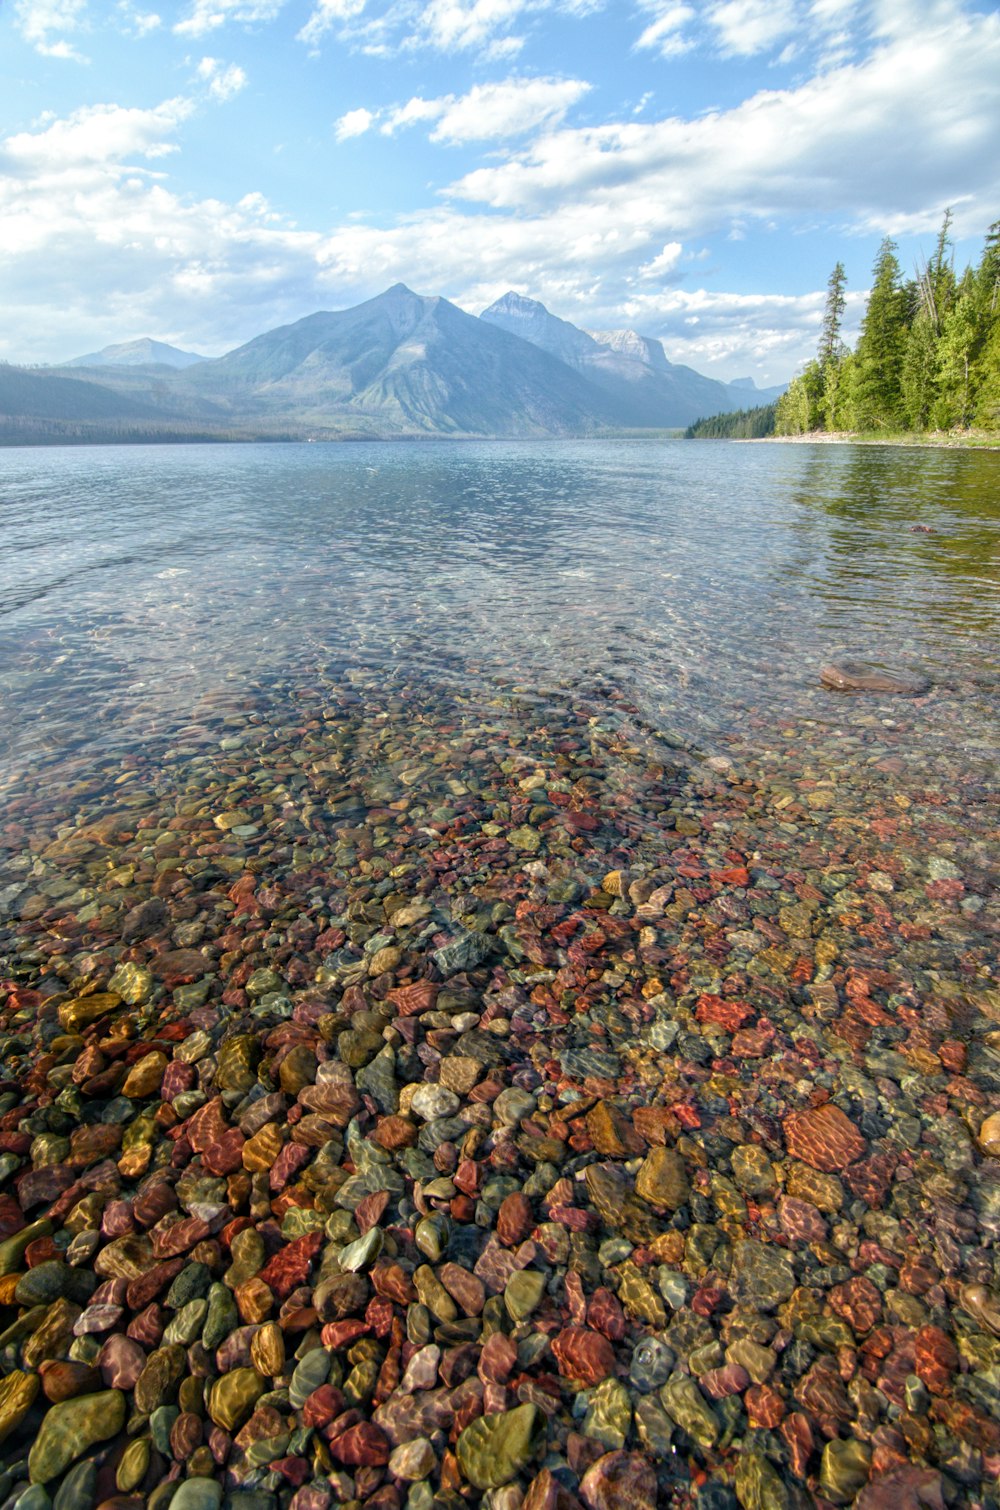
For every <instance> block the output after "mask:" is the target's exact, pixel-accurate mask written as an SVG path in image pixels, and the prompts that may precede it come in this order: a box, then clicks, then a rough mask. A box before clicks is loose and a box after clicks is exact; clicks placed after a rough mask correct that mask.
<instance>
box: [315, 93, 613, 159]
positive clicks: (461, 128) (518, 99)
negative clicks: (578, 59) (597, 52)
mask: <svg viewBox="0 0 1000 1510" xmlns="http://www.w3.org/2000/svg"><path fill="white" fill-rule="evenodd" d="M590 87H591V86H590V85H589V84H588V83H587V82H586V81H585V80H583V79H517V78H511V79H504V80H502V81H500V82H497V83H495V84H476V85H474V87H473V88H472V89H470V90H469V92H468V93H467V94H464V95H454V94H445V95H440V96H439V97H438V98H437V99H432V100H425V99H422V98H420V97H419V96H415V97H414V98H413V99H410V100H407V102H406V104H405V105H397V106H393V107H392V108H390V109H388V110H382V111H372V110H366V109H364V108H360V109H357V110H349V111H348V112H347V113H346V115H342V116H341V117H340V119H339V120H338V121H337V122H336V124H335V127H334V130H335V133H336V136H337V140H338V141H346V140H347V139H348V138H350V137H353V136H360V135H362V134H363V133H364V132H365V131H368V130H370V129H371V128H372V127H373V126H375V125H378V126H379V129H380V131H381V133H382V135H383V136H393V135H395V133H396V132H397V131H401V130H403V129H405V128H406V127H409V126H415V125H418V124H420V123H422V122H430V121H433V122H435V123H436V124H435V126H434V130H433V131H432V132H431V134H430V139H431V141H433V142H447V143H449V144H451V145H457V144H459V143H461V142H482V141H503V140H506V139H508V138H511V137H517V136H526V135H528V134H529V133H530V132H532V131H538V130H540V129H541V128H542V127H551V126H554V125H557V124H558V123H559V122H561V121H562V120H563V118H564V117H565V115H566V112H567V111H568V110H569V109H570V107H571V106H572V105H575V104H576V102H577V101H578V100H580V99H582V98H583V96H584V95H585V94H587V93H588V91H589V90H590Z"/></svg>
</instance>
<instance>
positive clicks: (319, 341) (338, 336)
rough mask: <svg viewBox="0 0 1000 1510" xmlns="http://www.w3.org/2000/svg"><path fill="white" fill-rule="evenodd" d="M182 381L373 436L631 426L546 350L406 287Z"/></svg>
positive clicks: (231, 400)
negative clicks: (348, 425) (356, 428)
mask: <svg viewBox="0 0 1000 1510" xmlns="http://www.w3.org/2000/svg"><path fill="white" fill-rule="evenodd" d="M184 377H185V384H186V386H189V387H191V388H193V389H196V390H198V391H200V392H203V393H205V394H206V395H208V394H213V395H215V396H217V397H218V398H220V399H224V400H225V402H227V403H228V404H229V405H231V406H232V407H233V409H234V410H235V409H242V410H243V411H245V412H247V413H257V414H263V413H268V414H270V415H286V416H288V415H293V414H297V415H299V416H300V417H304V418H306V419H307V420H308V421H309V422H310V423H313V424H315V425H322V424H323V422H324V421H325V422H328V423H334V424H336V425H339V427H340V428H341V429H343V427H344V426H345V425H346V424H347V423H348V422H350V423H352V424H353V425H354V426H356V427H359V428H361V429H362V430H364V429H365V428H366V427H367V428H368V429H370V430H371V432H372V433H388V434H462V435H509V436H514V435H546V434H581V433H587V432H590V431H593V430H594V429H595V428H598V427H600V426H604V425H613V424H622V423H626V422H627V420H626V417H625V414H624V411H623V409H622V406H621V405H620V404H619V403H617V402H616V401H615V400H614V398H611V397H609V396H608V395H606V394H605V393H603V392H602V391H601V389H600V388H599V387H598V386H596V385H595V384H593V383H591V382H588V381H587V380H586V378H584V377H582V376H581V375H580V374H579V373H577V372H576V371H574V370H573V369H572V368H570V367H568V366H566V365H565V364H564V363H563V362H561V361H559V360H558V359H557V358H555V357H553V356H552V355H551V354H550V353H547V352H545V351H543V350H541V349H540V348H539V347H537V346H534V345H532V344H530V343H528V342H525V341H522V340H520V339H519V338H518V337H515V336H511V335H509V334H508V333H506V332H505V331H502V330H499V329H496V328H494V327H491V326H490V325H488V324H486V323H484V322H483V321H480V320H477V319H475V318H474V317H473V316H471V315H467V314H465V313H464V312H463V311H462V310H460V309H458V308H457V307H456V306H455V305H454V304H449V303H448V301H447V300H446V299H440V298H422V297H420V296H419V295H417V294H414V293H412V292H411V291H410V290H409V289H408V288H406V287H405V285H404V284H401V283H398V284H396V285H395V286H394V287H392V288H390V289H387V290H386V292H385V293H384V294H380V295H379V296H378V297H377V298H374V299H369V300H367V301H366V302H365V303H364V304H359V305H356V306H355V307H354V308H353V309H347V310H341V311H339V312H337V313H332V314H328V313H321V314H315V315H309V316H307V317H306V318H305V319H303V320H298V321H297V322H296V323H295V324H294V325H286V326H282V327H281V328H279V329H278V330H272V331H268V332H267V333H266V334H264V335H261V336H257V337H256V338H255V339H254V340H253V341H250V342H248V343H247V345H245V346H241V347H239V348H238V349H237V350H236V351H232V352H229V353H228V354H227V355H226V356H224V357H219V358H218V360H216V361H214V362H205V363H202V364H201V365H200V366H199V367H197V368H193V369H191V371H190V372H188V373H186V374H184Z"/></svg>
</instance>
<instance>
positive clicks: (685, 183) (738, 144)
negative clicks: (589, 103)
mask: <svg viewBox="0 0 1000 1510" xmlns="http://www.w3.org/2000/svg"><path fill="white" fill-rule="evenodd" d="M998 76H1000V16H997V15H983V16H975V15H968V16H960V15H956V14H953V15H952V16H951V18H950V19H949V20H948V22H947V24H944V25H941V26H939V27H937V28H934V29H932V30H928V29H924V30H923V31H922V32H920V31H918V32H917V33H915V34H907V35H903V36H901V37H900V38H898V39H893V40H891V41H889V42H886V43H885V44H884V45H882V46H880V47H879V48H878V49H877V50H876V52H875V53H874V54H872V56H871V57H869V58H868V59H867V60H866V61H864V62H863V63H858V64H852V65H844V66H842V67H840V68H837V69H834V70H831V71H829V72H827V73H824V74H821V75H819V76H817V77H815V78H813V79H811V80H809V81H808V82H806V83H804V84H802V85H800V86H799V87H797V88H793V89H785V90H763V91H760V92H759V93H757V94H755V95H753V96H752V97H751V98H749V99H747V100H745V101H744V102H743V103H741V104H739V105H737V106H735V107H733V108H732V109H729V110H719V111H715V112H713V113H711V114H709V115H707V116H704V117H701V118H698V119H694V120H687V119H683V118H677V117H675V118H668V119H666V120H660V121H655V122H648V123H644V122H636V121H631V122H628V123H611V124H607V125H602V126H596V127H587V128H584V129H580V130H569V129H563V130H561V131H553V132H549V133H547V134H546V135H543V136H542V137H540V138H539V139H538V140H537V141H535V142H534V143H532V144H531V146H530V147H529V148H528V149H527V150H526V151H523V152H519V153H516V154H513V155H511V156H510V157H508V158H507V159H506V160H505V161H503V162H501V163H499V164H496V165H495V166H488V167H481V168H478V169H475V170H474V171H472V172H471V173H469V174H467V175H466V176H465V177H464V178H462V179H460V180H459V181H458V182H457V183H455V184H453V185H452V187H451V191H450V192H451V194H452V195H453V196H454V197H457V198H461V199H465V200H469V201H473V202H476V203H479V204H482V205H485V206H488V207H490V208H491V209H492V210H494V211H500V212H503V213H506V214H517V215H519V216H528V215H534V214H538V213H544V212H546V211H547V210H548V208H549V207H550V206H551V205H552V204H553V203H554V202H562V203H567V202H570V201H573V202H577V203H589V204H590V205H591V207H592V208H593V209H594V211H595V213H598V214H604V213H611V214H613V215H616V216H617V217H618V219H619V221H620V222H621V223H625V221H627V219H628V218H629V217H630V216H631V215H632V213H633V209H634V207H635V206H637V205H638V206H639V213H640V214H641V215H642V216H643V217H645V215H646V213H647V211H646V206H647V205H654V206H655V207H656V211H655V214H656V220H657V222H658V224H659V225H661V226H662V227H663V229H664V230H665V231H667V232H668V233H672V234H673V235H676V236H686V237H690V236H691V235H702V234H707V233H712V232H716V231H719V230H725V229H727V228H728V225H729V223H730V222H731V221H733V220H738V219H744V220H745V221H747V222H752V223H755V224H758V225H759V224H761V223H763V222H766V221H767V220H768V219H769V218H770V217H773V216H782V215H787V216H792V217H802V216H805V217H808V219H809V220H811V221H814V222H815V221H816V220H817V219H820V220H826V221H830V220H841V221H842V220H843V219H845V218H849V219H850V220H851V221H853V222H854V224H855V225H857V226H859V227H864V228H867V227H875V228H879V227H881V226H883V225H885V224H887V223H890V222H891V220H892V217H893V216H898V215H904V216H906V215H908V216H917V217H920V216H924V217H927V218H928V219H929V220H930V221H931V222H932V223H933V221H934V220H935V219H936V218H937V216H938V214H939V211H940V207H941V206H942V205H944V204H947V203H951V202H953V201H956V200H958V199H959V198H960V196H961V195H963V194H965V193H970V192H973V191H974V192H975V193H976V195H977V199H978V203H979V204H980V205H982V203H983V201H984V200H986V201H991V202H992V204H995V203H996V202H997V201H998V200H1000V163H998V160H997V156H996V151H995V147H996V142H997V141H998V140H1000V91H998V90H997V88H996V79H997V77H998ZM918 120H919V122H920V131H919V138H918V139H915V135H914V124H913V123H914V122H915V121H918ZM982 213H983V212H982V210H981V209H977V210H976V214H978V215H981V214H982ZM969 223H970V224H971V222H969ZM958 229H959V232H960V233H961V231H962V226H959V227H958ZM973 229H979V227H978V225H976V226H975V227H973Z"/></svg>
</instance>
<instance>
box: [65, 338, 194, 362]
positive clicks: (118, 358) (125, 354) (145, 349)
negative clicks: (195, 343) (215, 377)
mask: <svg viewBox="0 0 1000 1510" xmlns="http://www.w3.org/2000/svg"><path fill="white" fill-rule="evenodd" d="M203 361H205V358H204V357H200V356H197V355H196V354H195V353H194V352H193V351H181V350H180V348H179V347H177V346H168V345H167V344H166V343H165V342H164V341H151V340H150V339H149V337H148V336H144V337H143V338H142V339H141V340H138V341H123V342H121V343H120V344H119V345H117V346H105V347H104V349H103V351H92V352H90V353H89V354H88V355H87V356H82V357H73V358H72V360H71V361H69V362H60V363H59V365H60V366H61V367H151V366H158V367H176V368H178V369H182V368H184V367H191V366H193V365H194V363H195V362H203Z"/></svg>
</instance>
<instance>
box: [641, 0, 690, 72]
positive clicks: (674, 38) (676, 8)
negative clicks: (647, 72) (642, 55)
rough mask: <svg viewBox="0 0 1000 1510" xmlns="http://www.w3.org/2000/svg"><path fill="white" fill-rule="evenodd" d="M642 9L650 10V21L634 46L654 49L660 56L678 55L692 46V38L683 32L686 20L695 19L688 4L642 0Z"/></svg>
mask: <svg viewBox="0 0 1000 1510" xmlns="http://www.w3.org/2000/svg"><path fill="white" fill-rule="evenodd" d="M642 8H643V10H645V11H647V12H651V13H652V15H653V19H652V21H650V23H649V25H648V26H647V27H646V28H645V30H644V31H643V32H642V33H641V34H640V36H639V38H638V40H637V42H636V44H635V45H636V48H637V49H641V50H648V49H654V50H655V51H656V52H658V53H659V54H660V56H661V57H662V58H674V57H678V56H679V55H680V54H681V53H683V52H689V51H690V49H691V48H692V47H693V46H694V41H693V39H692V38H691V37H690V36H689V35H688V34H687V33H686V32H685V27H686V26H687V24H688V22H690V21H693V20H694V19H695V11H694V10H693V9H692V7H691V6H690V5H684V4H679V3H677V0H643V7H642Z"/></svg>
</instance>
